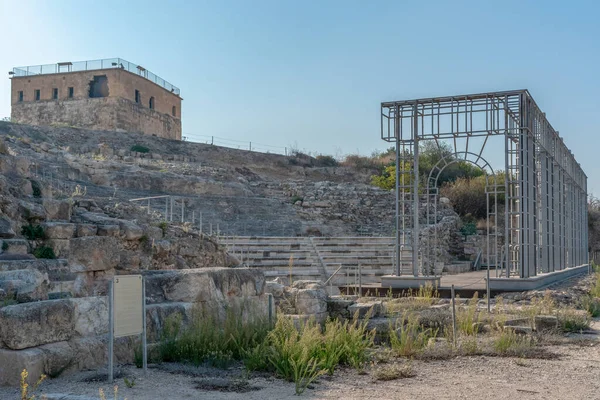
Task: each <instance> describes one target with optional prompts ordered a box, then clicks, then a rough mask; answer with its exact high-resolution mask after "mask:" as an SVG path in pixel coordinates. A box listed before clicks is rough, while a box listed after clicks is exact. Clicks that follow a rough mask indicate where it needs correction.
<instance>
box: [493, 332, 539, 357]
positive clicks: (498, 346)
mask: <svg viewBox="0 0 600 400" xmlns="http://www.w3.org/2000/svg"><path fill="white" fill-rule="evenodd" d="M492 344H493V348H494V350H495V351H496V353H498V354H499V355H504V356H515V357H523V356H525V355H526V354H527V352H528V350H529V349H531V347H533V345H534V343H533V340H532V339H531V337H529V336H523V335H518V334H516V333H515V332H514V331H512V330H504V331H502V333H500V335H499V336H498V337H497V338H496V339H495V340H494V341H493V343H492Z"/></svg>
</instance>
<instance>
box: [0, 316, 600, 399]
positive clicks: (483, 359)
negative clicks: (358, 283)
mask: <svg viewBox="0 0 600 400" xmlns="http://www.w3.org/2000/svg"><path fill="white" fill-rule="evenodd" d="M599 335H600V321H599V320H596V321H594V323H593V324H592V330H591V331H590V332H589V334H586V335H572V336H571V337H570V338H569V339H568V340H567V341H566V342H565V343H563V344H561V345H554V346H551V347H549V348H548V350H550V351H551V352H552V353H554V354H556V357H554V358H552V359H548V360H540V359H527V360H525V359H518V358H500V357H487V356H473V357H456V358H452V359H450V360H439V361H418V360H413V361H410V363H411V366H412V370H413V372H414V373H415V376H414V377H412V378H403V379H397V380H392V381H377V380H375V378H374V373H373V369H372V368H370V367H367V368H366V369H365V373H363V374H359V373H357V372H356V371H354V370H350V369H340V370H337V371H336V373H335V374H334V376H333V377H324V378H322V379H321V380H320V381H319V382H318V383H316V384H315V385H313V387H311V388H309V389H307V390H306V392H305V393H304V394H303V395H302V397H304V398H308V399H339V398H344V399H473V398H484V399H485V398H513V399H600V336H599ZM396 360H397V361H393V362H398V363H406V362H407V361H406V360H402V359H396ZM388 365H389V364H388ZM123 377H127V378H128V379H129V380H130V381H131V380H133V381H135V386H134V387H132V388H128V387H127V386H126V384H125V382H124V379H123ZM115 383H116V384H117V385H118V386H119V398H120V399H123V398H124V397H126V398H127V399H129V400H142V399H143V400H159V399H160V400H163V399H244V400H255V399H256V400H259V399H261V400H262V399H295V398H298V397H297V396H295V394H294V393H295V391H294V384H293V383H289V382H285V381H283V380H280V379H276V378H273V377H272V376H268V375H263V374H252V375H251V376H250V378H249V379H248V377H247V376H246V374H245V371H244V369H243V368H242V367H235V368H231V369H229V370H225V371H224V370H218V369H213V368H195V367H189V366H184V365H179V364H163V365H160V366H152V367H151V368H150V369H149V371H148V376H144V374H143V372H142V371H141V370H140V369H137V368H135V367H134V366H124V367H123V368H122V369H121V370H120V371H119V377H118V378H117V379H116V382H115ZM100 387H102V388H104V390H105V391H106V392H107V394H110V396H108V398H109V399H112V389H111V385H109V384H108V383H107V382H106V375H104V376H100V375H99V374H98V372H81V373H77V374H74V375H68V376H66V377H60V378H58V379H52V380H48V381H46V382H45V383H44V384H43V385H42V386H41V388H40V389H41V391H40V392H41V393H45V394H47V395H48V399H49V400H58V399H61V400H88V399H98V398H99V397H98V388H100ZM18 398H20V397H19V393H18V391H17V389H16V388H0V399H7V400H8V399H18Z"/></svg>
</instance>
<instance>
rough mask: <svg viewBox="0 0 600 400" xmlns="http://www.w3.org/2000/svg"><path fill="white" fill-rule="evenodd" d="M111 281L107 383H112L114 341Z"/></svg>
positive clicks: (111, 286) (109, 292)
mask: <svg viewBox="0 0 600 400" xmlns="http://www.w3.org/2000/svg"><path fill="white" fill-rule="evenodd" d="M113 290H114V288H113V281H112V279H111V280H110V281H109V282H108V383H113V367H114V365H113V362H114V354H113V347H114V343H115V337H114V334H115V325H114V315H113V314H114V312H115V310H114V307H115V306H114V294H113Z"/></svg>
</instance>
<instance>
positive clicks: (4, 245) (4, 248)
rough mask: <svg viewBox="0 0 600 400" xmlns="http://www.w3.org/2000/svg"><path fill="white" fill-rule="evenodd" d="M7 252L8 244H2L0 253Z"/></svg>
mask: <svg viewBox="0 0 600 400" xmlns="http://www.w3.org/2000/svg"><path fill="white" fill-rule="evenodd" d="M6 250H8V243H6V242H2V251H6Z"/></svg>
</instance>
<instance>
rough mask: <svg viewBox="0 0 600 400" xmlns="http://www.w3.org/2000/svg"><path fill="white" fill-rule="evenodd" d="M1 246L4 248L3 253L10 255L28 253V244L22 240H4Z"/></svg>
mask: <svg viewBox="0 0 600 400" xmlns="http://www.w3.org/2000/svg"><path fill="white" fill-rule="evenodd" d="M2 246H6V250H4V252H6V253H11V254H27V253H29V243H28V242H27V241H26V240H23V239H4V240H2Z"/></svg>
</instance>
